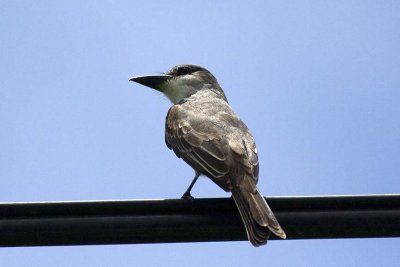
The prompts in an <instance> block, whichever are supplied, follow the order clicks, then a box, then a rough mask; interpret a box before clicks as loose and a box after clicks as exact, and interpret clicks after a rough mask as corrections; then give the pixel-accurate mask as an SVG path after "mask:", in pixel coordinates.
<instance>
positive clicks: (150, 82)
mask: <svg viewBox="0 0 400 267" xmlns="http://www.w3.org/2000/svg"><path fill="white" fill-rule="evenodd" d="M171 78H172V76H170V75H146V76H135V77H132V78H130V79H129V81H132V82H137V83H140V84H142V85H144V86H147V87H150V88H153V89H155V90H157V91H160V92H162V87H163V85H164V84H165V83H166V82H167V81H168V80H169V79H171Z"/></svg>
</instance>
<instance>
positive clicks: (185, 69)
mask: <svg viewBox="0 0 400 267" xmlns="http://www.w3.org/2000/svg"><path fill="white" fill-rule="evenodd" d="M189 73H190V69H189V68H188V67H180V68H179V69H178V74H179V75H185V74H189Z"/></svg>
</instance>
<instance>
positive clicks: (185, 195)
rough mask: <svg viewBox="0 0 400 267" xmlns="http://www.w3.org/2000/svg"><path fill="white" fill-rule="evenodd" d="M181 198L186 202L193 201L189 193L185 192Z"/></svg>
mask: <svg viewBox="0 0 400 267" xmlns="http://www.w3.org/2000/svg"><path fill="white" fill-rule="evenodd" d="M181 198H182V199H187V200H194V197H192V195H191V194H190V192H185V193H184V194H183V196H182V197H181Z"/></svg>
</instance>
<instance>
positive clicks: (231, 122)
mask: <svg viewBox="0 0 400 267" xmlns="http://www.w3.org/2000/svg"><path fill="white" fill-rule="evenodd" d="M130 81H134V82H137V83H140V84H142V85H145V86H148V87H150V88H153V89H155V90H158V91H160V92H162V93H164V94H165V95H166V96H167V97H168V98H169V99H170V100H171V102H172V103H173V106H172V107H171V108H170V109H169V111H168V114H167V118H166V123H165V142H166V144H167V147H168V148H169V149H172V150H173V151H174V152H175V154H176V155H177V156H178V157H179V158H182V159H183V160H184V161H186V163H188V164H189V165H190V166H191V167H192V168H193V169H194V170H195V177H194V179H193V181H192V183H191V184H190V186H189V187H188V189H187V190H186V192H185V194H184V195H183V197H185V198H190V197H191V196H190V190H191V189H192V187H193V185H194V184H195V182H196V180H197V178H198V177H199V176H200V175H201V174H203V175H206V176H207V177H209V178H210V179H211V180H212V181H213V182H214V183H216V184H217V185H218V186H219V187H221V188H222V189H223V190H225V191H227V192H232V196H233V199H234V201H235V203H236V206H237V208H238V209H239V212H240V215H241V217H242V220H243V223H244V225H245V228H246V232H247V236H248V239H249V240H250V242H251V243H252V244H253V245H254V246H260V245H263V244H265V243H266V242H267V240H268V237H269V234H270V232H272V233H274V234H275V235H277V236H279V237H281V238H283V239H284V238H286V234H285V232H284V231H283V229H282V228H281V226H280V225H279V223H278V221H277V219H276V218H275V216H274V214H273V212H272V210H271V209H270V208H269V206H268V204H267V202H266V201H265V199H264V197H263V196H262V195H261V193H260V191H259V190H258V189H257V187H256V184H257V181H258V168H259V164H258V156H257V150H256V145H255V142H254V139H253V136H252V135H251V133H250V131H249V129H248V128H247V126H246V125H245V124H244V123H243V122H242V121H241V120H240V118H239V117H238V116H237V115H236V114H235V113H234V112H233V110H232V108H231V107H230V106H229V104H228V100H227V98H226V96H225V93H224V91H223V90H222V88H221V86H220V85H219V84H218V82H217V79H216V78H215V77H214V76H213V75H212V74H211V72H209V71H208V70H206V69H205V68H203V67H200V66H197V65H178V66H175V67H173V68H172V69H171V70H170V71H168V72H167V73H165V74H162V75H149V76H135V77H133V78H131V79H130Z"/></svg>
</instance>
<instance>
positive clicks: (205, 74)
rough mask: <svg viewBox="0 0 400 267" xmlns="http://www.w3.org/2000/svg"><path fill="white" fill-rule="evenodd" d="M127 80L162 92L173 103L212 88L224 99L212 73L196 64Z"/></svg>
mask: <svg viewBox="0 0 400 267" xmlns="http://www.w3.org/2000/svg"><path fill="white" fill-rule="evenodd" d="M129 80H130V81H133V82H137V83H140V84H142V85H145V86H147V87H150V88H153V89H155V90H158V91H160V92H162V93H164V94H165V95H166V96H167V97H168V98H169V99H170V100H171V102H172V103H174V104H176V103H179V102H180V101H181V100H182V99H184V98H186V97H189V96H191V95H193V94H195V93H196V92H198V91H200V90H206V89H209V90H213V91H215V92H217V93H219V94H221V96H222V97H223V98H225V99H226V97H225V94H224V92H223V91H222V89H221V87H220V86H219V84H218V82H217V79H216V78H215V77H214V75H212V74H211V72H209V71H208V70H207V69H205V68H203V67H200V66H197V65H191V64H182V65H177V66H175V67H173V68H172V69H171V70H170V71H168V72H167V73H165V74H162V75H146V76H135V77H132V78H130V79H129Z"/></svg>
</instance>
